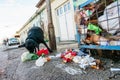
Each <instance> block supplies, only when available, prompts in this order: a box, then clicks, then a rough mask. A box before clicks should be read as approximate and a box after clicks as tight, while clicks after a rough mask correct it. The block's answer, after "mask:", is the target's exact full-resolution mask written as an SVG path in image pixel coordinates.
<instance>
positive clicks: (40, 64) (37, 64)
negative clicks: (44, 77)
mask: <svg viewBox="0 0 120 80" xmlns="http://www.w3.org/2000/svg"><path fill="white" fill-rule="evenodd" d="M45 62H47V60H46V59H45V58H44V57H39V58H38V59H37V60H36V62H35V64H36V66H43V65H44V63H45Z"/></svg>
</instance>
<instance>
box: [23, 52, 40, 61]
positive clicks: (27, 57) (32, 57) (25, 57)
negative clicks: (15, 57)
mask: <svg viewBox="0 0 120 80" xmlns="http://www.w3.org/2000/svg"><path fill="white" fill-rule="evenodd" d="M38 58H39V56H38V55H36V54H35V53H29V52H24V53H23V54H22V55H21V61H22V62H25V61H29V60H36V59H38Z"/></svg>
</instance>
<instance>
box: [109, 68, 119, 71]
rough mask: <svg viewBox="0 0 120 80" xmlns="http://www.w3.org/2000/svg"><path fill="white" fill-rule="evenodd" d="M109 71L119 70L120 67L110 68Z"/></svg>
mask: <svg viewBox="0 0 120 80" xmlns="http://www.w3.org/2000/svg"><path fill="white" fill-rule="evenodd" d="M110 71H120V68H110Z"/></svg>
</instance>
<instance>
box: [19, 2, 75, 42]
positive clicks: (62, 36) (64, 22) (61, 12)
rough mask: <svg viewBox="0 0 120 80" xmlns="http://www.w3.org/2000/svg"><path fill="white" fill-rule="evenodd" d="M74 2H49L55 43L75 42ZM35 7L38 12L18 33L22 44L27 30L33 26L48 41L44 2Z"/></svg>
mask: <svg viewBox="0 0 120 80" xmlns="http://www.w3.org/2000/svg"><path fill="white" fill-rule="evenodd" d="M73 1H74V0H51V12H52V19H53V25H54V28H55V36H56V42H57V43H58V42H60V41H76V34H77V33H76V25H75V22H74V3H73ZM36 7H37V8H38V10H37V11H36V12H35V13H34V14H33V16H31V18H30V19H29V20H28V21H27V22H26V23H25V24H24V26H23V27H22V28H21V29H20V30H19V31H18V33H19V34H20V42H21V43H24V41H25V39H26V37H27V32H28V30H29V29H30V28H31V27H33V26H39V27H41V28H42V29H43V30H44V32H45V38H46V39H48V29H47V26H48V21H47V9H46V2H45V0H40V1H39V2H38V3H37V5H36Z"/></svg>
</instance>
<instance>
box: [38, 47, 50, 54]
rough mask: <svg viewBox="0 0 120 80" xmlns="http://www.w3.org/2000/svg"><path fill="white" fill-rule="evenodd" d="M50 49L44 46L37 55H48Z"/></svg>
mask: <svg viewBox="0 0 120 80" xmlns="http://www.w3.org/2000/svg"><path fill="white" fill-rule="evenodd" d="M48 53H49V51H48V49H47V48H43V49H40V50H39V51H38V52H37V55H38V56H41V55H43V54H44V55H48Z"/></svg>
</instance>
